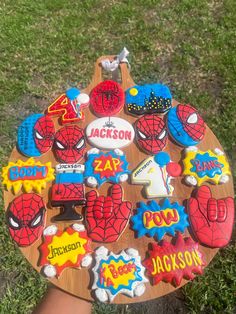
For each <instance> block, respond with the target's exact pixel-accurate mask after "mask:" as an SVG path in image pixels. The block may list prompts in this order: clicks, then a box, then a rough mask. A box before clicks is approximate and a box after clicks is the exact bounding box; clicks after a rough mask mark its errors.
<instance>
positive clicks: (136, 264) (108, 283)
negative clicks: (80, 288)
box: [92, 246, 148, 302]
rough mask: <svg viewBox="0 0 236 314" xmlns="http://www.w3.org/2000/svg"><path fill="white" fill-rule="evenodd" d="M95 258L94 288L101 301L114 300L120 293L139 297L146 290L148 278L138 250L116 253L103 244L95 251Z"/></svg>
mask: <svg viewBox="0 0 236 314" xmlns="http://www.w3.org/2000/svg"><path fill="white" fill-rule="evenodd" d="M95 260H96V265H95V266H94V268H93V274H94V283H93V286H92V289H93V290H95V296H96V298H97V299H98V300H99V301H101V302H107V301H109V302H112V301H113V299H114V298H115V297H116V296H117V295H118V294H125V295H127V296H129V297H135V296H138V297H139V296H141V295H142V294H143V293H144V292H145V289H146V287H145V283H146V282H148V280H147V278H146V277H145V275H144V270H145V269H144V267H143V266H142V264H141V257H140V256H139V253H138V251H137V250H135V249H131V248H130V249H127V250H125V251H124V250H123V251H122V252H121V253H120V254H114V253H113V252H110V253H108V249H106V248H105V247H104V246H102V247H100V248H98V249H97V250H96V251H95Z"/></svg>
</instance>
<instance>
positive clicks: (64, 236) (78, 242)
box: [39, 224, 92, 278]
mask: <svg viewBox="0 0 236 314" xmlns="http://www.w3.org/2000/svg"><path fill="white" fill-rule="evenodd" d="M43 236H44V237H43V243H42V244H41V246H40V247H39V251H40V261H39V265H40V266H43V273H44V274H45V276H47V277H50V278H52V277H56V276H57V277H58V276H59V275H60V274H61V273H62V271H63V270H64V269H65V268H67V267H78V268H80V267H81V266H82V267H87V266H89V265H90V264H91V262H92V257H91V255H89V253H91V252H92V250H91V248H90V243H91V241H90V239H89V238H88V236H87V233H86V231H85V227H84V226H83V225H80V224H73V225H72V226H70V227H68V228H66V229H65V230H64V231H60V230H58V229H57V227H56V226H55V225H51V226H48V227H47V228H46V229H45V230H44V231H43Z"/></svg>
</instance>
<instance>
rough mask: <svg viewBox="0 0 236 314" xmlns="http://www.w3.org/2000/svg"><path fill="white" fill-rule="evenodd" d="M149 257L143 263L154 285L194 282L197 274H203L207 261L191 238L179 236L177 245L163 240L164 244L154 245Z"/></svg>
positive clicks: (175, 284) (176, 284)
mask: <svg viewBox="0 0 236 314" xmlns="http://www.w3.org/2000/svg"><path fill="white" fill-rule="evenodd" d="M148 253H149V257H148V258H147V259H146V260H145V261H144V262H143V264H144V265H145V267H146V269H147V274H148V276H150V278H151V281H152V284H153V285H157V284H158V283H159V282H160V281H165V282H168V283H171V284H172V285H173V286H179V285H180V284H181V281H182V278H184V279H187V280H192V279H194V277H195V274H202V273H203V266H204V265H205V261H204V259H203V255H202V253H201V252H200V251H199V245H198V243H197V242H194V241H193V240H192V239H191V238H183V237H182V235H181V234H178V236H177V239H176V243H175V244H171V243H170V242H168V241H165V240H163V241H162V244H161V245H159V244H157V243H152V249H151V250H149V251H148Z"/></svg>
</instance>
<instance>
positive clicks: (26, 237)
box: [6, 193, 46, 246]
mask: <svg viewBox="0 0 236 314" xmlns="http://www.w3.org/2000/svg"><path fill="white" fill-rule="evenodd" d="M45 211H46V208H45V205H44V202H43V199H42V197H40V196H39V195H37V194H34V193H29V194H22V195H20V196H18V197H16V198H15V199H14V200H13V201H12V202H11V204H10V206H9V208H8V210H7V213H6V215H7V222H8V227H9V231H10V234H11V237H12V239H13V240H14V241H15V242H16V243H17V244H18V245H19V246H29V245H31V244H33V243H34V242H35V241H36V240H37V239H38V238H39V237H40V236H41V235H42V232H43V228H44V224H45V218H46V217H45Z"/></svg>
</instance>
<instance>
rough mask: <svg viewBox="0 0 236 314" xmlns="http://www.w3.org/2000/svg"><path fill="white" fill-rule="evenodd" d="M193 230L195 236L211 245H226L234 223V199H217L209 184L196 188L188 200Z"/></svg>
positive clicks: (201, 241) (203, 242)
mask: <svg viewBox="0 0 236 314" xmlns="http://www.w3.org/2000/svg"><path fill="white" fill-rule="evenodd" d="M187 208H188V213H189V221H190V224H191V230H192V231H193V234H194V236H195V238H196V239H197V240H198V241H199V242H200V243H201V244H204V245H206V246H209V247H212V248H214V247H224V246H226V245H227V244H228V243H229V241H230V238H231V234H232V230H233V225H234V199H233V198H232V197H226V198H221V199H215V198H213V197H212V194H211V190H210V188H209V187H208V186H206V185H203V186H201V187H200V188H198V189H196V190H195V191H194V193H193V196H192V197H191V198H190V199H189V200H188V202H187Z"/></svg>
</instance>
